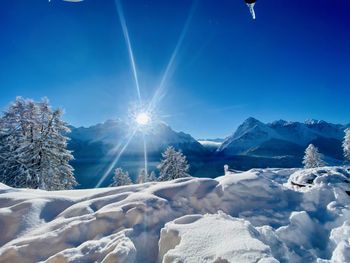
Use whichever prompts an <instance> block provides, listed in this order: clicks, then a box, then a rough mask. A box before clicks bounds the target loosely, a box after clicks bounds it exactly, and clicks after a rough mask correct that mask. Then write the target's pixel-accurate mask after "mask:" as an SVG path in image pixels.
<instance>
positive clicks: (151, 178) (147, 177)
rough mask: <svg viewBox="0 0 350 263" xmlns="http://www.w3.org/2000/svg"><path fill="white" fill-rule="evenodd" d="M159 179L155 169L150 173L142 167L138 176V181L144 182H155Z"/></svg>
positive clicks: (139, 182)
mask: <svg viewBox="0 0 350 263" xmlns="http://www.w3.org/2000/svg"><path fill="white" fill-rule="evenodd" d="M155 181H157V177H156V174H155V173H154V171H152V172H151V173H150V174H148V173H146V170H145V169H141V171H140V173H139V175H138V177H137V183H138V184H143V183H149V182H155Z"/></svg>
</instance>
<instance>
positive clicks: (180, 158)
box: [158, 146, 189, 181]
mask: <svg viewBox="0 0 350 263" xmlns="http://www.w3.org/2000/svg"><path fill="white" fill-rule="evenodd" d="M162 157H163V160H162V161H161V163H160V164H159V165H158V169H159V171H160V176H159V180H160V181H167V180H173V179H177V178H181V177H187V176H189V174H188V170H189V165H188V163H187V160H186V156H184V155H183V154H182V152H180V151H176V150H175V149H174V147H172V146H169V147H168V148H167V149H166V150H165V152H164V153H162Z"/></svg>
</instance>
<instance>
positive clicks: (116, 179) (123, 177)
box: [110, 168, 132, 187]
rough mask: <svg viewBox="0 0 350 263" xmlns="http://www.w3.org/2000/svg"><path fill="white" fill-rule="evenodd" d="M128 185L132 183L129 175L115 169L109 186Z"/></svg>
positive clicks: (119, 169) (120, 169)
mask: <svg viewBox="0 0 350 263" xmlns="http://www.w3.org/2000/svg"><path fill="white" fill-rule="evenodd" d="M129 184H132V181H131V179H130V177H129V173H128V172H124V171H123V169H122V168H117V169H115V171H114V176H113V179H112V183H111V185H110V186H112V187H115V186H122V185H129Z"/></svg>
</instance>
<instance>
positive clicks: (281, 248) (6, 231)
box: [0, 167, 350, 263]
mask: <svg viewBox="0 0 350 263" xmlns="http://www.w3.org/2000/svg"><path fill="white" fill-rule="evenodd" d="M311 178H312V180H311ZM348 180H349V170H348V169H347V168H346V167H333V168H332V167H324V168H319V169H308V170H303V169H253V170H250V171H247V172H228V173H227V174H226V175H225V176H222V177H218V178H216V179H207V178H191V177H188V178H182V179H177V180H174V181H169V182H159V183H154V182H153V183H146V184H138V185H129V186H123V187H115V188H103V189H91V190H71V191H56V192H46V191H41V190H29V189H14V188H7V187H6V186H3V185H1V186H0V226H1V227H0V263H3V262H23V263H26V262H28V263H29V262H50V263H56V262H57V263H58V262H105V263H106V262H142V263H148V262H152V263H154V262H157V260H158V261H159V262H172V261H173V259H174V261H175V262H176V260H178V261H177V262H195V257H196V258H200V259H203V261H201V262H216V263H218V262H242V261H244V262H260V263H262V262H278V261H279V262H349V260H348V259H349V247H350V244H349V241H350V237H349V232H350V230H349V229H350V227H349V224H350V223H349V222H350V197H349V192H348V189H349V188H348V184H349V182H348ZM218 211H222V212H220V213H218ZM203 215H204V216H203ZM243 244H244V245H243ZM191 255H193V256H191ZM194 255H195V257H194ZM197 262H198V261H197Z"/></svg>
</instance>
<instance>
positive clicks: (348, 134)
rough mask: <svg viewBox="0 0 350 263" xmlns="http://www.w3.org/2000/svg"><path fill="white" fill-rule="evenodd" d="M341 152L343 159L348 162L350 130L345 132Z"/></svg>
mask: <svg viewBox="0 0 350 263" xmlns="http://www.w3.org/2000/svg"><path fill="white" fill-rule="evenodd" d="M343 151H344V158H345V159H346V160H347V161H350V128H348V129H346V130H345V137H344V141H343Z"/></svg>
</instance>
